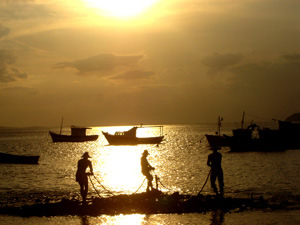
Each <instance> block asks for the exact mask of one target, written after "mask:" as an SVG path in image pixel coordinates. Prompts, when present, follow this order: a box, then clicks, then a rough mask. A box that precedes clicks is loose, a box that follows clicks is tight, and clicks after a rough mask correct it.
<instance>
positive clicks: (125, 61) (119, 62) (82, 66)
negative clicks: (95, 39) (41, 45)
mask: <svg viewBox="0 0 300 225" xmlns="http://www.w3.org/2000/svg"><path fill="white" fill-rule="evenodd" d="M142 58H143V55H125V56H120V55H114V54H99V55H96V56H91V57H89V58H86V59H81V60H75V61H72V62H61V63H57V64H56V65H55V66H54V68H56V69H64V68H67V67H70V68H74V69H76V70H78V72H79V73H88V72H105V73H109V72H113V71H114V70H115V69H116V68H118V67H127V66H130V65H132V64H135V63H137V62H138V61H139V60H140V59H142Z"/></svg>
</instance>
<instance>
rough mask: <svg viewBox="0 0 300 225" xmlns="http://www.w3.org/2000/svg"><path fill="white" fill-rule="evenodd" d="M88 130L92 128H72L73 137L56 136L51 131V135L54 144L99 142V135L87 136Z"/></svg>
mask: <svg viewBox="0 0 300 225" xmlns="http://www.w3.org/2000/svg"><path fill="white" fill-rule="evenodd" d="M87 129H92V128H89V127H76V126H71V135H63V134H61V133H60V134H56V133H54V132H52V131H49V134H50V136H51V138H52V141H53V142H85V141H95V140H97V139H98V137H99V135H86V130H87Z"/></svg>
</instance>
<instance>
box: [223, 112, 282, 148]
mask: <svg viewBox="0 0 300 225" xmlns="http://www.w3.org/2000/svg"><path fill="white" fill-rule="evenodd" d="M244 117H245V112H244V113H243V119H242V126H241V128H238V129H234V130H232V133H233V136H226V135H225V137H226V139H227V142H228V146H229V147H230V150H231V151H232V152H246V151H259V152H268V151H283V150H285V145H284V142H283V140H282V139H281V135H280V132H279V130H271V129H268V128H264V129H261V128H260V127H259V126H258V125H256V124H252V123H251V124H250V125H249V126H248V127H247V128H244Z"/></svg>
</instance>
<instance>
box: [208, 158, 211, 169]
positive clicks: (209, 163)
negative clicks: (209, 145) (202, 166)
mask: <svg viewBox="0 0 300 225" xmlns="http://www.w3.org/2000/svg"><path fill="white" fill-rule="evenodd" d="M207 165H208V166H210V167H211V160H210V157H209V156H208V158H207Z"/></svg>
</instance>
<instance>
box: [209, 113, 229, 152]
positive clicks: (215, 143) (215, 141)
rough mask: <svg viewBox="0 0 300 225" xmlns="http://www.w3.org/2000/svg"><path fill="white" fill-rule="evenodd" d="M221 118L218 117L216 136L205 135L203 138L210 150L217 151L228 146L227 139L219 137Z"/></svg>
mask: <svg viewBox="0 0 300 225" xmlns="http://www.w3.org/2000/svg"><path fill="white" fill-rule="evenodd" d="M222 121H223V118H221V117H220V116H219V117H218V131H216V134H215V135H213V134H205V137H206V139H207V141H208V144H209V145H210V147H211V148H212V149H215V148H216V149H219V148H221V147H224V146H228V141H227V138H226V137H225V136H224V135H221V126H222V123H221V122H222Z"/></svg>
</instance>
